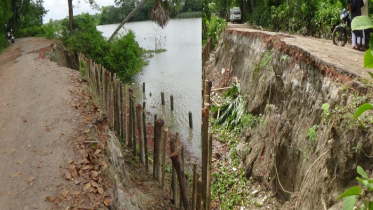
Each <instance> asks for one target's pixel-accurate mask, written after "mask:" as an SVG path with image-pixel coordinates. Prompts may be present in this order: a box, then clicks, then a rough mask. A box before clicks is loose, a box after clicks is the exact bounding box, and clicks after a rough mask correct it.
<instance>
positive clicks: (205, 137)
mask: <svg viewBox="0 0 373 210" xmlns="http://www.w3.org/2000/svg"><path fill="white" fill-rule="evenodd" d="M208 129H209V111H208V109H206V108H205V109H202V203H203V207H205V206H206V194H207V191H206V184H207V155H208ZM203 209H205V208H203Z"/></svg>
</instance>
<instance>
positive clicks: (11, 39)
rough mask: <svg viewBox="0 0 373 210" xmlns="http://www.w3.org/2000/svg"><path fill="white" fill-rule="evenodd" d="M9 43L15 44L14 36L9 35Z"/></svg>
mask: <svg viewBox="0 0 373 210" xmlns="http://www.w3.org/2000/svg"><path fill="white" fill-rule="evenodd" d="M10 41H11V42H12V43H13V44H14V42H16V38H14V35H13V34H11V35H10Z"/></svg>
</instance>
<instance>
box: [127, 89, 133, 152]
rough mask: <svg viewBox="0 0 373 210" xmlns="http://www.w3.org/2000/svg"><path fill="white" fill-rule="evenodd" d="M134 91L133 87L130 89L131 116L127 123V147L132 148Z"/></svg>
mask: <svg viewBox="0 0 373 210" xmlns="http://www.w3.org/2000/svg"><path fill="white" fill-rule="evenodd" d="M132 91H133V90H132V89H129V90H128V105H129V108H128V110H129V118H128V125H127V129H128V135H127V147H128V148H129V149H131V148H132V121H133V116H132V97H131V94H132Z"/></svg>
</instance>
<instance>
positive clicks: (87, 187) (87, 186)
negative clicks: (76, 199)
mask: <svg viewBox="0 0 373 210" xmlns="http://www.w3.org/2000/svg"><path fill="white" fill-rule="evenodd" d="M89 188H91V183H87V184H86V185H85V186H84V188H83V190H84V191H87V190H88V189H89Z"/></svg>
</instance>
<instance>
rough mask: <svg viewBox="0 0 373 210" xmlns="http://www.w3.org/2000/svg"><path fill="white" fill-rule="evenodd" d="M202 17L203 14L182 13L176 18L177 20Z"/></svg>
mask: <svg viewBox="0 0 373 210" xmlns="http://www.w3.org/2000/svg"><path fill="white" fill-rule="evenodd" d="M200 17H202V14H201V12H182V13H179V14H177V15H176V16H175V18H176V19H186V18H200Z"/></svg>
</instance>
